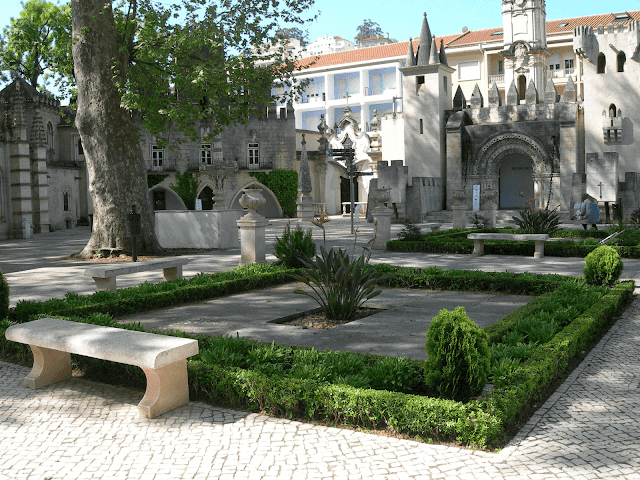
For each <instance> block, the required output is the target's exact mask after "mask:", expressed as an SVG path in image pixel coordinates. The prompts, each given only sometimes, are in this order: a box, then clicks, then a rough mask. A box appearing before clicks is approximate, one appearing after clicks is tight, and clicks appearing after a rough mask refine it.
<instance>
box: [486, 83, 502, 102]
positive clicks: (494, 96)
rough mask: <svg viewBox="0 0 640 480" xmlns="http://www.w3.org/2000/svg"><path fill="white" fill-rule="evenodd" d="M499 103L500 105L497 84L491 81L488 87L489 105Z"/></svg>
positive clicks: (500, 100) (500, 99)
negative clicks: (491, 83)
mask: <svg viewBox="0 0 640 480" xmlns="http://www.w3.org/2000/svg"><path fill="white" fill-rule="evenodd" d="M500 105H502V97H501V96H500V91H499V90H498V85H496V82H493V85H492V86H491V88H490V89H489V106H490V107H499V106H500Z"/></svg>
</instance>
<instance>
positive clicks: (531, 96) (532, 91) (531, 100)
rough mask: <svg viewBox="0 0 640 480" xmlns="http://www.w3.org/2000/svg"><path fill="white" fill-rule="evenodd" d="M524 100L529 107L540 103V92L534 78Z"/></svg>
mask: <svg viewBox="0 0 640 480" xmlns="http://www.w3.org/2000/svg"><path fill="white" fill-rule="evenodd" d="M524 99H525V100H526V101H527V105H535V104H536V103H538V90H536V85H535V83H533V78H532V79H531V80H529V86H528V87H527V91H526V92H525V93H524Z"/></svg>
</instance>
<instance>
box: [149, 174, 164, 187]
mask: <svg viewBox="0 0 640 480" xmlns="http://www.w3.org/2000/svg"><path fill="white" fill-rule="evenodd" d="M168 176H169V174H168V173H150V174H148V175H147V187H148V188H153V187H155V186H156V185H158V184H159V183H161V182H162V181H163V180H164V179H165V178H167V177H168Z"/></svg>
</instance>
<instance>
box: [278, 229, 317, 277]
mask: <svg viewBox="0 0 640 480" xmlns="http://www.w3.org/2000/svg"><path fill="white" fill-rule="evenodd" d="M311 233H312V232H311V229H309V230H307V231H306V233H305V232H304V231H303V230H302V228H301V227H300V225H297V226H296V229H295V230H293V231H291V226H290V225H289V224H287V226H286V227H285V229H284V231H283V232H282V237H280V238H278V237H276V243H274V244H273V248H274V255H275V256H276V257H277V258H278V260H280V263H282V264H283V265H285V266H287V267H289V268H303V267H304V266H305V262H309V261H311V259H312V258H313V256H314V255H315V253H316V245H315V243H313V240H311Z"/></svg>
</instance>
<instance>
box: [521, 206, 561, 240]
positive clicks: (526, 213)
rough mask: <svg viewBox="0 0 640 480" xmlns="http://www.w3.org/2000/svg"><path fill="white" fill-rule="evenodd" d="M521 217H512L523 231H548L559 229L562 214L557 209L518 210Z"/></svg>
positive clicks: (548, 232) (547, 232)
mask: <svg viewBox="0 0 640 480" xmlns="http://www.w3.org/2000/svg"><path fill="white" fill-rule="evenodd" d="M518 214H519V215H520V217H519V218H518V217H511V218H513V222H514V223H515V224H516V225H517V226H518V229H519V230H520V231H521V233H546V234H550V233H551V232H555V231H556V230H558V228H559V227H558V225H559V224H560V215H559V214H558V212H556V211H555V210H548V209H546V208H545V209H544V210H536V209H523V210H518Z"/></svg>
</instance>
